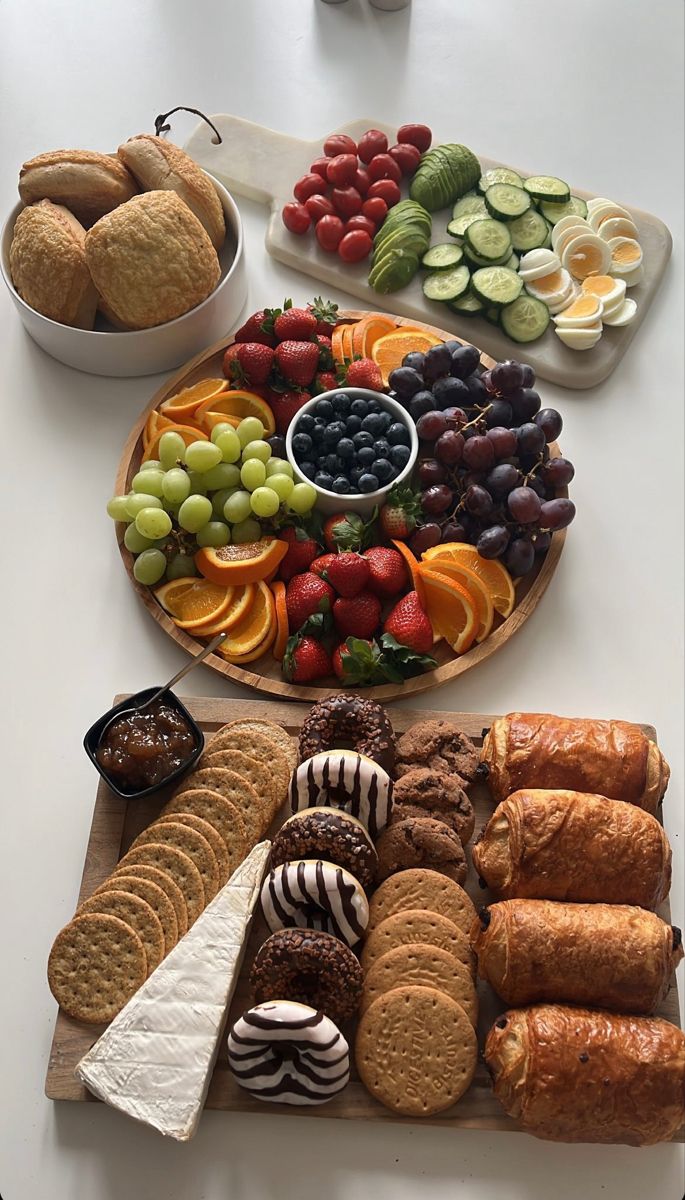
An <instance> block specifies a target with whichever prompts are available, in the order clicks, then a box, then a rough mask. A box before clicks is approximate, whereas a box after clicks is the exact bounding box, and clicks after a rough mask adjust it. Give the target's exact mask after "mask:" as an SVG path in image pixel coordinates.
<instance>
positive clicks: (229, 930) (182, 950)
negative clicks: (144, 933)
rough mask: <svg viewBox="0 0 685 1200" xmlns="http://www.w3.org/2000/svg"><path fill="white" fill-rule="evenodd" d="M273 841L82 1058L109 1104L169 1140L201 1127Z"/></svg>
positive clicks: (89, 1083)
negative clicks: (200, 1123)
mask: <svg viewBox="0 0 685 1200" xmlns="http://www.w3.org/2000/svg"><path fill="white" fill-rule="evenodd" d="M270 849H271V843H270V842H260V843H259V845H258V846H255V847H254V849H253V850H252V852H251V853H250V854H249V855H248V857H247V858H246V859H245V862H244V863H242V864H241V866H240V867H239V868H238V870H237V871H236V872H235V874H234V875H233V876H232V877H231V878H230V879H229V881H228V883H227V884H226V885H225V887H223V888H222V890H221V891H220V892H219V893H218V895H217V896H215V897H214V899H213V900H212V902H211V903H210V904H208V905H207V908H206V909H205V910H204V912H203V913H201V915H200V916H199V917H198V919H197V921H196V922H195V924H194V925H193V926H192V927H191V928H190V929H189V931H188V933H187V934H186V935H185V937H183V938H182V939H181V941H180V942H178V944H177V945H176V946H175V947H174V949H173V950H171V951H170V953H169V954H168V955H167V957H166V958H165V959H164V960H163V961H162V962H161V963H160V965H159V966H158V967H157V969H156V970H155V971H153V973H152V975H151V976H150V978H149V979H148V980H147V981H146V982H145V983H144V984H143V986H142V987H141V988H139V990H138V991H137V992H136V994H135V996H132V998H131V999H130V1000H129V1002H128V1004H127V1005H126V1006H125V1007H124V1008H122V1010H121V1012H120V1013H119V1014H118V1015H117V1016H116V1017H115V1018H114V1020H113V1021H112V1023H111V1024H110V1025H109V1026H108V1028H107V1029H106V1030H105V1032H104V1033H103V1034H102V1037H100V1038H99V1039H98V1041H97V1042H96V1043H95V1045H94V1046H93V1047H92V1048H91V1049H90V1050H89V1051H88V1053H87V1054H86V1055H84V1057H83V1058H82V1059H81V1061H80V1062H79V1064H78V1065H77V1067H76V1071H75V1074H76V1076H77V1078H78V1079H80V1080H81V1081H82V1083H84V1084H85V1085H86V1087H87V1088H88V1089H89V1090H90V1091H91V1092H93V1094H94V1095H95V1096H97V1097H98V1098H99V1099H100V1100H104V1101H105V1103H106V1104H110V1105H111V1106H112V1108H116V1109H118V1110H119V1111H120V1112H123V1113H126V1114H127V1115H128V1116H130V1117H133V1118H134V1119H135V1120H137V1121H141V1122H143V1123H144V1124H146V1125H151V1126H152V1127H153V1128H154V1129H157V1130H159V1132H160V1133H163V1134H165V1135H166V1136H167V1137H173V1138H176V1139H177V1140H178V1141H182V1142H185V1141H188V1140H189V1139H190V1138H191V1137H192V1136H193V1134H194V1133H195V1130H196V1129H197V1125H198V1121H199V1119H200V1114H201V1112H202V1107H203V1105H204V1102H205V1098H206V1095H207V1089H208V1087H209V1081H210V1079H211V1075H212V1069H213V1067H214V1063H215V1061H216V1056H217V1052H218V1048H219V1043H220V1040H221V1034H222V1031H223V1027H224V1023H225V1020H226V1014H227V1012H228V1006H229V1004H230V1001H231V997H232V995H233V991H234V989H235V985H236V982H237V979H238V973H239V971H240V964H241V961H242V957H243V951H244V948H245V943H246V941H247V932H248V929H249V926H250V920H251V917H252V913H253V911H254V908H255V904H256V902H257V898H258V896H259V890H260V886H261V883H262V879H263V877H264V872H265V869H266V864H267V860H268V857H269V851H270Z"/></svg>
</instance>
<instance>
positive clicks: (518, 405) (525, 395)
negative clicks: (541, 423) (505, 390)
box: [510, 388, 542, 424]
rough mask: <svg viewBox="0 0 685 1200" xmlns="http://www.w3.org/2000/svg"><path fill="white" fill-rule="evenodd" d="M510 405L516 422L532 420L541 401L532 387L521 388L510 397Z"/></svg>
mask: <svg viewBox="0 0 685 1200" xmlns="http://www.w3.org/2000/svg"><path fill="white" fill-rule="evenodd" d="M510 403H511V407H512V410H513V413H514V417H515V418H516V421H517V423H518V424H520V423H521V422H522V421H532V419H533V417H534V416H535V414H536V412H538V410H539V408H540V404H541V403H542V401H541V400H540V397H539V395H538V393H537V392H536V391H535V389H534V388H521V390H520V391H519V392H517V393H516V396H515V397H514V396H511V397H510Z"/></svg>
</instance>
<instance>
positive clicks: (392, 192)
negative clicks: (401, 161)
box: [368, 159, 402, 208]
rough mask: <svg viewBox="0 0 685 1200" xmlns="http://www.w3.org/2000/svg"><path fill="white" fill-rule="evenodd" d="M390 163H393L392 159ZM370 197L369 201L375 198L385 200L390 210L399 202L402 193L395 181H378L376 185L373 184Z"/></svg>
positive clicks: (369, 192) (369, 193)
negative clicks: (378, 197)
mask: <svg viewBox="0 0 685 1200" xmlns="http://www.w3.org/2000/svg"><path fill="white" fill-rule="evenodd" d="M390 161H391V162H392V159H391V160H390ZM368 196H369V199H373V197H374V196H380V197H381V199H383V200H385V203H386V204H387V206H388V208H392V207H393V205H395V204H397V203H398V202H399V200H400V199H401V196H402V193H401V191H400V189H399V187H398V186H397V184H396V183H395V180H394V179H377V180H376V182H375V183H372V184H371V187H370V188H369V191H368Z"/></svg>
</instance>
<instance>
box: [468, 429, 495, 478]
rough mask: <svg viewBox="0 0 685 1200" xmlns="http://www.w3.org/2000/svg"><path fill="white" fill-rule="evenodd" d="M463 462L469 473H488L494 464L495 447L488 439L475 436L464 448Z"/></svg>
mask: <svg viewBox="0 0 685 1200" xmlns="http://www.w3.org/2000/svg"><path fill="white" fill-rule="evenodd" d="M464 462H465V464H466V466H467V467H468V468H469V470H471V471H489V470H490V467H492V466H493V465H494V462H495V447H494V446H493V444H492V442H491V441H490V438H489V437H486V436H485V435H484V434H479V433H477V434H475V435H474V437H470V438H469V439H468V441H467V442H466V445H465V446H464Z"/></svg>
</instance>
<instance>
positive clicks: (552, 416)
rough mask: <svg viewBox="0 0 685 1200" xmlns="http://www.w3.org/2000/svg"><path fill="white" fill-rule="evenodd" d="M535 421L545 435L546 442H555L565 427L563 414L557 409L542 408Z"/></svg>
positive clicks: (534, 418)
mask: <svg viewBox="0 0 685 1200" xmlns="http://www.w3.org/2000/svg"><path fill="white" fill-rule="evenodd" d="M533 421H534V423H535V424H536V425H538V426H539V428H540V429H541V430H542V432H543V433H544V435H545V441H546V442H555V441H556V440H557V438H558V437H559V434H560V433H561V431H562V429H563V426H564V422H563V421H562V419H561V414H560V413H558V412H557V410H556V408H541V409H540V411H539V412H538V413H536V414H535V416H534V417H533Z"/></svg>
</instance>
